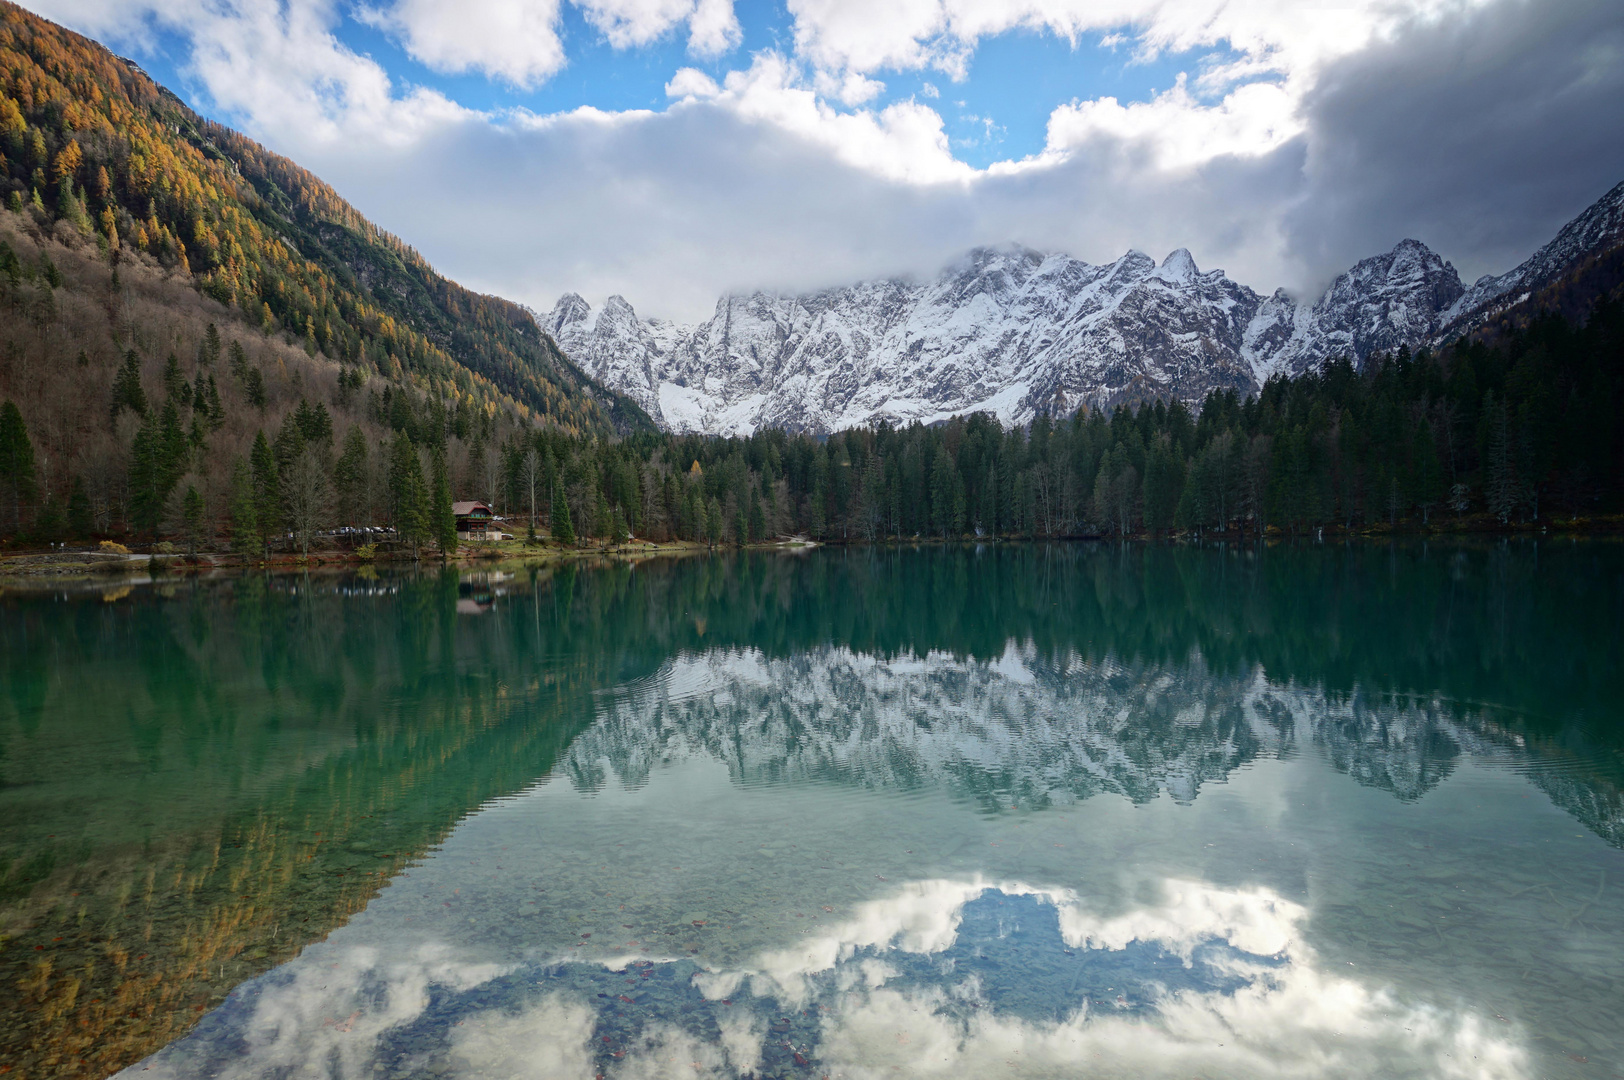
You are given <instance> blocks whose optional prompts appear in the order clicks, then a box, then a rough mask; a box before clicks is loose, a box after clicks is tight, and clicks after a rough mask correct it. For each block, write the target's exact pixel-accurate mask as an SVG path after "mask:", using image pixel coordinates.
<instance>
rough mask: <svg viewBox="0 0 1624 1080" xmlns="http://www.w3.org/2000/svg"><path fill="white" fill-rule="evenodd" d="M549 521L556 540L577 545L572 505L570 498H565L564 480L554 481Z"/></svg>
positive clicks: (571, 545) (569, 545)
mask: <svg viewBox="0 0 1624 1080" xmlns="http://www.w3.org/2000/svg"><path fill="white" fill-rule="evenodd" d="M549 523H550V525H549V527H550V528H551V529H552V534H553V539H554V540H556V541H558V542H559V543H560V544H563V545H564V546H565V547H574V546H575V523H574V522H572V521H571V520H570V507H569V502H568V500H566V499H565V498H564V484H563V481H562V480H558V481H554V483H553V505H552V511H551V513H550V514H549Z"/></svg>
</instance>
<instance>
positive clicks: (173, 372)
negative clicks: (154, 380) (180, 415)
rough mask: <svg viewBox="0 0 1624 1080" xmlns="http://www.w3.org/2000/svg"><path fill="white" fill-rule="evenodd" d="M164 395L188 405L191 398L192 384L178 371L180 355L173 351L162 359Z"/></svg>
mask: <svg viewBox="0 0 1624 1080" xmlns="http://www.w3.org/2000/svg"><path fill="white" fill-rule="evenodd" d="M164 396H165V397H167V398H168V399H169V400H170V401H174V402H182V403H184V404H187V405H190V404H191V400H192V385H191V383H189V382H187V381H186V376H184V375H182V374H181V371H180V357H178V356H176V355H175V354H174V353H170V354H169V358H168V359H167V360H165V361H164Z"/></svg>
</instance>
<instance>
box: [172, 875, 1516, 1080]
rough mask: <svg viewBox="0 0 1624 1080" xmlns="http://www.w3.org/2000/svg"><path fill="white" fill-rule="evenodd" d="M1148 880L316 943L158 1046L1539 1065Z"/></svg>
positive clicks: (963, 889)
mask: <svg viewBox="0 0 1624 1080" xmlns="http://www.w3.org/2000/svg"><path fill="white" fill-rule="evenodd" d="M1156 892H1157V894H1158V895H1157V898H1156V900H1155V902H1153V903H1150V904H1146V905H1144V906H1142V907H1139V908H1137V909H1135V910H1132V911H1128V912H1125V913H1121V914H1117V915H1114V916H1101V915H1099V914H1098V913H1096V912H1093V911H1090V910H1089V909H1088V908H1087V906H1086V905H1084V904H1083V903H1080V902H1079V900H1078V899H1077V898H1076V897H1075V896H1072V895H1070V894H1067V893H1063V892H1062V893H1052V892H1043V891H1037V890H1033V889H1030V888H1028V887H1025V886H1022V885H1018V884H1008V883H1004V884H987V883H984V882H977V881H941V880H937V881H921V882H916V883H914V884H912V885H910V886H908V887H907V888H905V889H902V890H899V891H897V892H895V893H893V894H892V895H889V896H887V897H885V898H883V899H878V900H874V901H870V902H868V903H865V904H863V905H861V906H860V907H859V908H858V909H857V910H855V911H854V912H852V913H851V916H850V917H849V918H847V919H846V920H844V921H841V922H839V923H837V924H835V925H831V926H829V927H828V928H827V929H825V930H822V931H820V932H819V933H818V934H817V935H816V936H815V937H813V938H811V939H809V940H807V941H805V942H801V943H799V944H798V945H797V946H796V947H795V948H794V949H787V950H782V951H780V952H776V953H769V954H765V955H763V956H761V957H759V958H757V961H756V963H755V964H753V965H752V966H750V967H746V968H741V969H736V970H721V971H710V970H706V969H704V968H703V967H701V966H699V965H698V964H696V963H695V962H694V961H692V960H663V961H650V960H642V959H632V960H627V961H625V962H624V964H623V966H616V964H615V962H609V963H591V962H586V961H582V960H575V959H570V958H554V959H552V960H550V961H538V960H534V959H526V960H521V961H517V962H515V963H512V964H509V965H504V966H497V965H491V964H467V963H464V964H457V963H455V962H454V961H453V960H452V959H451V957H450V956H449V955H448V953H447V952H446V951H445V950H443V949H436V948H433V947H427V946H425V947H420V948H419V949H418V950H417V951H415V952H413V953H410V954H407V955H400V954H387V953H382V952H380V951H379V950H377V949H373V948H366V947H356V948H349V949H345V948H323V949H320V950H312V953H313V954H319V955H317V956H316V957H315V958H316V959H318V960H319V963H313V964H308V965H294V966H290V968H289V969H286V970H284V971H283V972H280V973H279V974H278V975H276V976H271V977H267V978H266V979H264V980H261V981H260V982H258V983H255V984H252V987H251V988H249V989H245V990H244V991H239V992H238V994H236V995H234V996H233V998H232V999H231V1001H229V1002H228V1003H227V1005H226V1006H225V1007H224V1008H222V1009H221V1010H220V1011H219V1012H217V1013H216V1014H215V1015H214V1016H212V1017H211V1018H210V1019H209V1020H208V1021H207V1022H206V1023H205V1024H204V1025H202V1026H201V1027H200V1029H199V1031H198V1033H197V1034H196V1035H195V1036H194V1037H193V1038H192V1039H190V1040H188V1041H187V1043H185V1044H183V1045H182V1046H180V1047H177V1048H175V1049H174V1050H173V1051H171V1052H168V1053H166V1054H164V1055H161V1056H160V1057H159V1058H157V1059H156V1060H155V1061H153V1062H152V1063H150V1064H149V1071H150V1072H152V1073H154V1074H155V1075H157V1076H159V1077H163V1076H197V1075H209V1076H218V1077H225V1078H231V1077H253V1076H264V1075H281V1074H284V1073H298V1072H301V1071H305V1070H308V1069H309V1068H311V1067H312V1066H320V1067H321V1068H322V1069H323V1070H324V1071H326V1072H327V1073H328V1074H330V1075H336V1076H364V1075H375V1076H391V1077H394V1076H399V1077H406V1076H438V1075H449V1076H457V1075H471V1076H524V1077H552V1076H559V1077H563V1076H590V1075H605V1076H617V1077H618V1076H648V1075H666V1074H671V1075H698V1076H713V1077H722V1076H728V1077H731V1076H746V1075H760V1076H786V1075H798V1074H801V1071H802V1070H804V1069H806V1068H808V1067H809V1066H812V1065H813V1064H814V1063H816V1066H817V1069H818V1070H821V1071H822V1073H826V1074H829V1075H839V1076H847V1077H863V1076H898V1075H902V1076H966V1075H977V1074H991V1075H1004V1074H1008V1073H1011V1072H1019V1073H1021V1074H1022V1075H1027V1074H1030V1073H1031V1072H1032V1071H1034V1070H1035V1071H1036V1072H1037V1074H1038V1075H1050V1074H1066V1075H1070V1074H1073V1073H1076V1072H1078V1071H1079V1070H1080V1069H1086V1070H1088V1071H1090V1072H1101V1071H1103V1072H1105V1073H1106V1074H1116V1073H1118V1072H1121V1073H1123V1074H1125V1075H1135V1076H1164V1075H1166V1076H1182V1075H1189V1074H1190V1071H1191V1070H1196V1071H1197V1072H1199V1073H1201V1074H1203V1075H1237V1076H1241V1075H1257V1074H1258V1073H1259V1072H1264V1071H1266V1072H1269V1073H1271V1074H1274V1075H1285V1076H1323V1075H1363V1076H1371V1075H1382V1076H1400V1075H1414V1076H1477V1077H1499V1076H1505V1077H1510V1076H1517V1075H1521V1073H1522V1071H1523V1069H1524V1068H1525V1066H1526V1056H1525V1054H1524V1053H1523V1051H1522V1050H1521V1049H1520V1048H1519V1047H1518V1046H1517V1045H1516V1043H1515V1041H1514V1040H1513V1039H1511V1038H1510V1037H1508V1036H1507V1035H1506V1034H1505V1033H1504V1032H1502V1031H1494V1030H1491V1029H1490V1028H1489V1027H1488V1026H1487V1025H1486V1024H1485V1023H1484V1022H1483V1020H1482V1019H1481V1018H1479V1017H1476V1016H1473V1015H1471V1014H1470V1013H1467V1012H1464V1011H1458V1010H1451V1009H1437V1008H1430V1007H1418V1006H1415V1005H1407V1004H1405V1003H1402V1002H1400V1001H1399V1000H1397V999H1396V998H1394V997H1393V996H1392V995H1389V994H1387V993H1384V992H1381V991H1373V990H1371V989H1370V988H1369V987H1368V986H1366V985H1365V984H1364V983H1362V982H1361V981H1359V980H1358V979H1357V978H1354V977H1351V975H1349V974H1345V973H1343V972H1337V971H1335V970H1331V969H1329V968H1328V967H1327V966H1326V965H1324V964H1323V963H1322V962H1320V961H1319V960H1318V959H1317V958H1316V956H1315V954H1314V952H1313V950H1312V948H1311V947H1309V946H1308V945H1307V944H1306V943H1305V942H1304V941H1303V938H1302V936H1301V924H1302V923H1303V922H1304V921H1305V919H1306V912H1305V910H1304V909H1303V908H1302V907H1301V906H1299V905H1297V904H1294V903H1291V902H1290V901H1287V900H1285V899H1283V898H1281V897H1279V896H1275V895H1273V894H1271V893H1268V892H1266V891H1263V890H1252V891H1235V890H1221V889H1214V888H1212V887H1209V886H1205V885H1202V884H1200V883H1197V882H1189V881H1166V882H1162V883H1160V884H1159V886H1158V888H1157V889H1156ZM340 1018H341V1019H340ZM1017 1059H1018V1061H1017ZM1016 1065H1018V1066H1019V1068H1018V1069H1012V1068H1011V1066H1016ZM673 1066H675V1068H673Z"/></svg>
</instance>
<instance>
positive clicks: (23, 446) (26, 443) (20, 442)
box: [0, 401, 36, 532]
mask: <svg viewBox="0 0 1624 1080" xmlns="http://www.w3.org/2000/svg"><path fill="white" fill-rule="evenodd" d="M35 490H36V482H35V477H34V444H33V441H32V440H30V439H29V437H28V426H27V425H26V424H24V423H23V414H22V412H21V411H20V410H19V409H18V408H17V405H16V403H15V402H13V401H7V402H6V403H5V404H4V405H0V503H3V506H0V515H3V516H0V527H4V528H6V529H7V530H8V531H10V532H20V531H21V530H22V528H23V511H24V508H25V507H27V506H28V505H29V504H30V503H32V502H33V500H34V497H35Z"/></svg>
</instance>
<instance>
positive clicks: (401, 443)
mask: <svg viewBox="0 0 1624 1080" xmlns="http://www.w3.org/2000/svg"><path fill="white" fill-rule="evenodd" d="M389 495H390V501H391V503H392V504H393V510H394V520H395V534H396V535H397V536H398V537H399V538H400V539H401V540H402V541H404V542H405V543H408V544H410V545H411V546H412V558H414V559H416V558H418V556H419V555H420V553H421V548H422V545H423V542H424V541H425V540H428V539H429V538H430V535H431V521H430V500H429V489H428V485H427V484H426V483H424V482H423V463H422V461H421V460H420V459H419V458H418V456H417V447H415V446H413V445H412V441H411V439H410V438H408V437H407V435H406V433H405V432H404V431H399V432H396V433H395V438H394V441H393V442H392V443H391V444H390V447H389Z"/></svg>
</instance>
